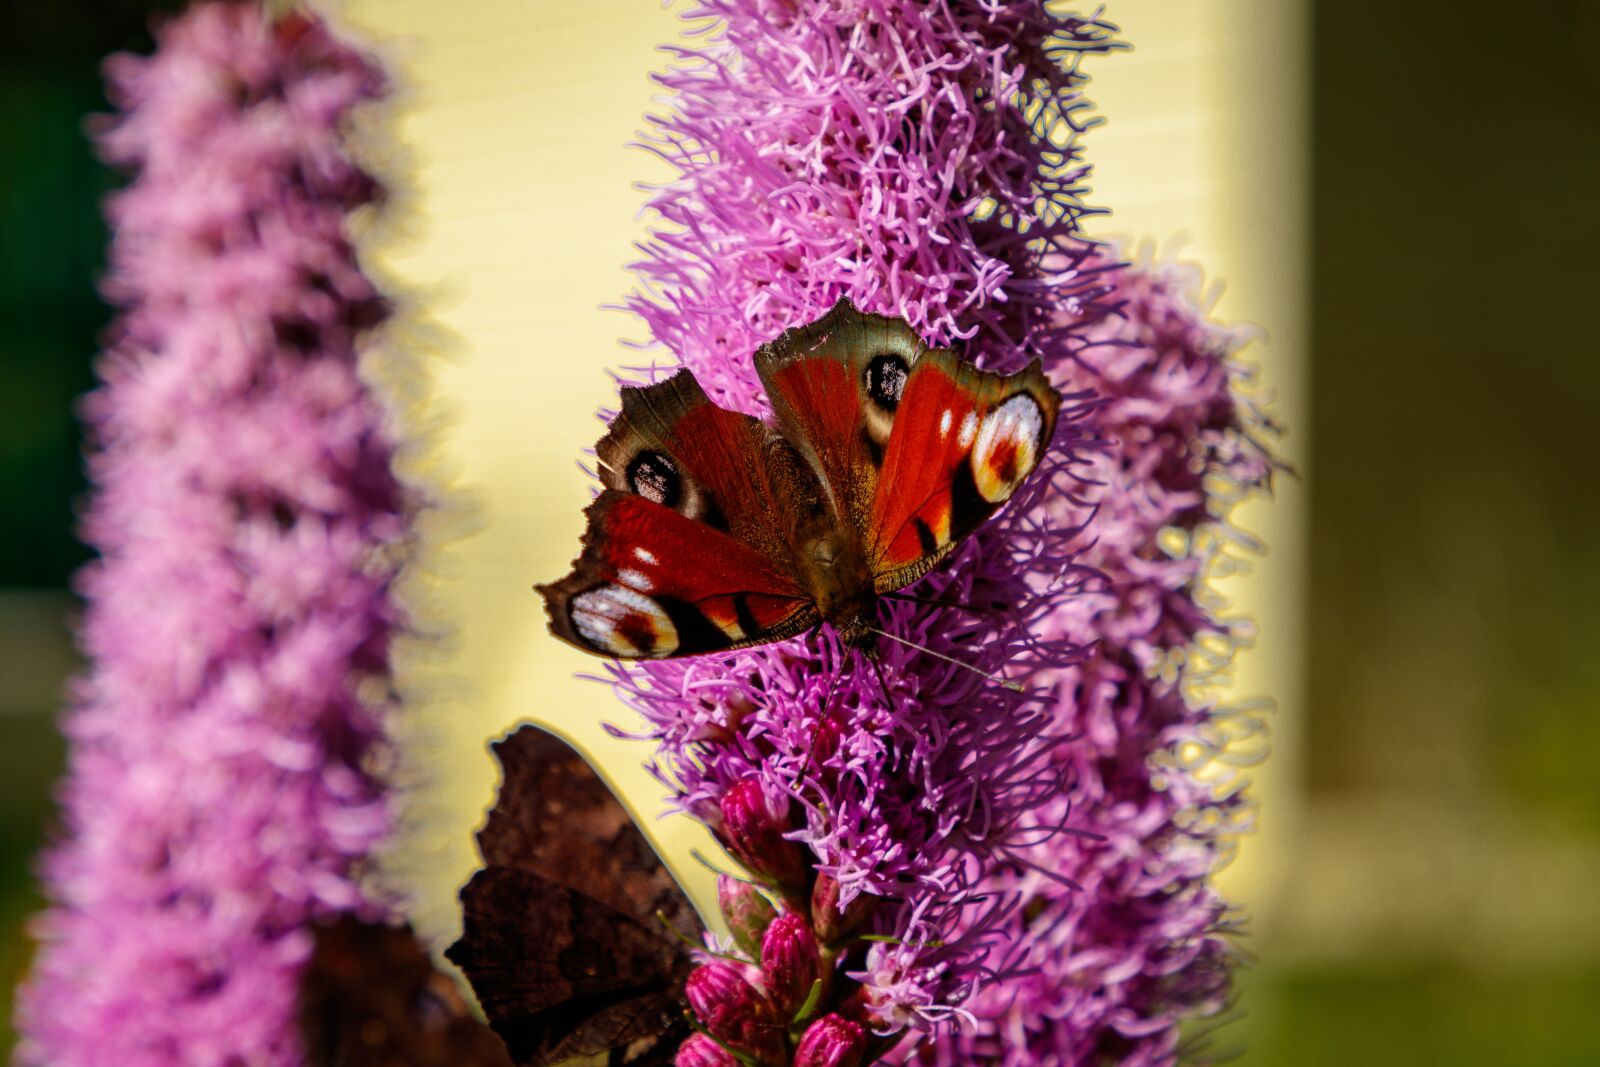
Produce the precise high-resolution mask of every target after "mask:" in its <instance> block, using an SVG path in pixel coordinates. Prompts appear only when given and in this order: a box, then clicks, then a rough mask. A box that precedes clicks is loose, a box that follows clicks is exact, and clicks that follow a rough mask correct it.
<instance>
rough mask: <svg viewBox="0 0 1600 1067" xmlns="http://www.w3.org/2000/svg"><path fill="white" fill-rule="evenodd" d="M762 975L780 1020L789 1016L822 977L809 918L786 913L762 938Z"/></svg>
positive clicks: (820, 956) (819, 959) (820, 955)
mask: <svg viewBox="0 0 1600 1067" xmlns="http://www.w3.org/2000/svg"><path fill="white" fill-rule="evenodd" d="M761 974H762V978H763V981H764V983H765V985H766V990H767V999H768V1000H770V1001H772V1006H773V1007H774V1008H776V1009H777V1012H778V1018H779V1019H784V1020H787V1019H792V1018H794V1015H795V1013H796V1012H797V1011H799V1010H800V1007H801V1006H802V1005H803V1004H805V1002H806V997H807V996H808V995H809V994H810V993H811V989H812V986H813V985H815V984H816V983H817V982H819V981H821V980H822V978H823V970H822V953H821V950H820V949H819V948H818V947H817V937H816V935H815V934H813V933H812V932H811V922H810V920H808V919H806V918H804V917H802V916H799V915H796V914H794V913H792V912H786V913H784V914H783V915H780V916H778V917H777V918H776V919H774V920H773V921H772V925H770V926H768V927H767V932H766V934H765V935H763V937H762V938H761Z"/></svg>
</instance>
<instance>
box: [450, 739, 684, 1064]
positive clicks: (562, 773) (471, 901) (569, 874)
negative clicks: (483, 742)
mask: <svg viewBox="0 0 1600 1067" xmlns="http://www.w3.org/2000/svg"><path fill="white" fill-rule="evenodd" d="M494 751H495V755H496V756H497V757H498V758H499V760H500V764H501V768H502V770H503V775H504V780H503V782H502V785H501V788H500V795H499V798H498V800H497V801H496V803H495V806H494V809H493V810H492V811H491V812H490V813H489V818H488V821H487V822H486V823H485V825H484V828H483V829H482V830H481V831H480V832H479V834H478V844H479V847H480V849H481V850H482V851H483V856H484V863H485V867H484V869H483V870H481V871H479V872H478V873H477V874H475V875H473V877H472V880H471V881H470V882H468V883H467V885H466V887H465V888H464V889H463V890H462V891H461V901H462V907H463V916H462V935H461V939H460V940H459V941H457V942H456V943H455V944H454V945H452V946H450V949H449V951H448V952H447V953H446V955H447V956H448V957H449V958H450V960H451V961H452V962H454V963H455V964H456V965H457V966H459V967H460V968H461V969H462V971H463V972H464V973H465V974H466V976H467V980H468V981H469V982H471V983H472V988H473V990H474V991H475V992H476V993H477V995H478V999H479V1001H480V1002H481V1003H482V1004H483V1009H484V1012H485V1014H486V1015H488V1017H489V1023H490V1025H491V1026H492V1027H494V1030H495V1032H496V1033H498V1034H499V1035H500V1037H501V1038H502V1039H503V1040H504V1041H505V1043H506V1047H507V1048H508V1049H510V1051H511V1056H512V1059H513V1061H515V1062H516V1063H517V1064H519V1065H524V1067H538V1065H543V1064H554V1063H559V1062H561V1061H562V1060H565V1059H568V1058H570V1057H573V1056H579V1055H592V1054H596V1053H609V1054H610V1055H611V1060H612V1062H614V1063H618V1064H639V1065H641V1067H642V1065H645V1064H654V1063H661V1064H665V1063H667V1062H670V1058H671V1056H672V1052H673V1050H675V1049H676V1047H677V1045H678V1043H679V1042H680V1041H681V1040H682V1039H683V1037H684V1036H686V1034H687V1028H686V1024H685V1023H684V1021H683V998H682V991H683V982H684V980H685V979H686V978H687V977H688V973H689V970H690V969H691V967H692V966H693V964H692V962H691V960H690V958H689V955H688V952H687V950H686V948H685V946H684V944H683V943H682V941H680V940H679V938H677V937H676V936H674V935H673V933H672V932H671V931H669V930H668V929H667V928H666V927H665V926H664V925H663V924H662V922H661V920H660V919H658V918H657V914H658V913H659V914H660V915H662V916H665V917H666V918H667V920H668V921H669V922H671V923H672V924H673V927H674V928H675V929H677V930H679V931H681V932H682V933H683V934H684V935H685V936H687V937H689V938H690V939H692V940H695V941H696V942H698V940H699V937H700V932H701V925H700V922H699V919H698V917H697V916H696V915H695V912H694V908H693V906H692V905H691V904H690V903H689V900H688V898H687V897H685V896H684V894H683V891H682V890H681V889H679V888H678V886H677V884H676V883H675V882H674V881H673V879H672V876H671V875H670V874H669V873H668V872H667V870H666V868H665V866H664V865H663V864H662V863H661V861H660V859H659V858H658V857H657V856H656V854H655V852H654V851H653V850H652V849H651V847H650V844H649V842H648V841H647V840H646V839H645V837H644V835H643V834H641V833H640V832H639V830H638V829H637V828H636V827H635V826H634V824H633V819H632V816H630V815H629V814H628V811H627V809H626V808H624V807H623V806H622V804H621V803H620V802H619V801H618V800H617V799H616V797H615V796H613V795H612V793H611V791H610V789H609V788H607V786H606V784H605V782H604V781H602V780H601V778H600V777H599V775H597V774H596V773H595V772H594V770H593V769H592V768H590V767H589V765H588V764H587V763H586V762H585V761H584V759H583V757H582V756H580V755H579V754H578V753H577V752H576V751H575V750H574V749H573V748H572V747H571V746H570V745H568V744H567V743H566V742H564V741H562V740H560V739H559V738H556V737H555V736H553V735H551V734H548V733H546V732H545V731H543V730H540V729H539V728H538V727H534V726H524V727H523V728H521V729H520V730H518V731H517V732H516V733H514V734H512V735H511V736H510V737H508V738H506V739H505V740H503V741H500V742H498V743H497V744H496V745H495V746H494Z"/></svg>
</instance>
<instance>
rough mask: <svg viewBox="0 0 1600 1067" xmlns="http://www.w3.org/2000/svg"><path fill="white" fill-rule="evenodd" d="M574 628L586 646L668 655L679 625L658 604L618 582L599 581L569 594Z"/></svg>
mask: <svg viewBox="0 0 1600 1067" xmlns="http://www.w3.org/2000/svg"><path fill="white" fill-rule="evenodd" d="M568 610H569V611H570V612H571V613H572V626H573V629H575V630H577V631H578V634H579V636H581V637H582V638H583V639H584V640H585V641H586V642H588V644H589V646H590V647H591V648H593V649H596V650H597V651H600V652H607V653H610V654H611V655H613V656H628V657H652V658H654V657H660V656H670V655H672V653H674V652H676V651H677V649H678V628H677V627H676V626H674V625H673V624H672V619H671V618H670V617H669V616H668V615H667V613H666V612H665V611H662V610H661V605H660V604H657V603H656V602H655V601H654V600H651V599H650V598H649V597H647V596H643V595H641V594H640V593H638V592H636V591H634V590H632V589H625V588H623V587H622V586H620V585H602V586H599V587H597V588H594V589H590V590H589V591H588V592H585V593H579V594H578V595H577V596H575V597H573V598H572V602H571V604H570V605H569V606H568Z"/></svg>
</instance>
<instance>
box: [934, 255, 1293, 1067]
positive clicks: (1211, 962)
mask: <svg viewBox="0 0 1600 1067" xmlns="http://www.w3.org/2000/svg"><path fill="white" fill-rule="evenodd" d="M1112 280H1113V281H1114V282H1115V285H1116V292H1117V295H1118V297H1119V298H1120V301H1121V310H1120V314H1119V315H1118V316H1116V317H1113V318H1111V319H1107V320H1105V321H1103V322H1102V323H1100V324H1098V325H1096V326H1095V327H1093V328H1092V329H1091V330H1090V331H1089V334H1088V338H1087V339H1088V341H1089V343H1088V344H1086V345H1085V346H1084V348H1082V349H1081V350H1080V351H1079V352H1078V354H1077V366H1076V368H1074V369H1073V370H1072V371H1071V380H1072V381H1074V382H1076V383H1078V384H1080V385H1082V386H1084V387H1087V388H1092V389H1094V390H1095V392H1096V393H1097V394H1099V395H1100V396H1102V397H1104V398H1105V399H1104V400H1103V401H1102V402H1101V404H1100V405H1098V406H1097V407H1096V409H1095V410H1094V412H1093V413H1092V415H1091V416H1090V418H1089V420H1088V422H1089V425H1090V427H1092V429H1093V430H1094V432H1095V434H1096V436H1097V438H1098V440H1099V441H1100V442H1102V444H1103V446H1104V447H1103V448H1102V449H1101V450H1099V451H1097V452H1095V453H1094V454H1093V457H1092V460H1091V462H1090V467H1089V470H1088V472H1087V476H1088V477H1089V479H1090V480H1091V481H1092V482H1093V483H1094V484H1093V487H1092V488H1091V489H1090V490H1089V491H1088V493H1087V496H1088V497H1089V499H1090V501H1091V502H1092V505H1093V507H1094V516H1093V518H1092V519H1091V520H1090V521H1089V522H1088V524H1087V526H1086V533H1087V534H1088V535H1089V536H1090V537H1091V538H1092V539H1093V540H1092V543H1091V544H1090V545H1089V547H1087V548H1086V549H1085V550H1084V552H1083V554H1082V555H1081V556H1080V560H1081V561H1082V562H1083V563H1085V564H1087V565H1089V566H1092V567H1094V568H1095V570H1096V572H1097V574H1096V578H1095V579H1094V580H1092V581H1091V582H1089V583H1087V585H1086V587H1085V589H1084V591H1083V594H1082V595H1080V596H1079V597H1077V598H1074V599H1073V600H1071V601H1066V602H1063V603H1062V604H1061V606H1060V609H1059V610H1058V611H1056V612H1055V613H1053V614H1052V615H1051V616H1050V617H1049V618H1048V619H1046V620H1044V621H1043V622H1042V623H1041V624H1040V630H1041V632H1042V633H1044V634H1048V635H1051V636H1059V637H1064V638H1066V639H1068V640H1072V641H1076V642H1079V643H1082V644H1089V643H1090V642H1093V648H1092V649H1091V651H1090V652H1089V654H1088V655H1086V656H1085V657H1084V658H1083V659H1082V660H1080V661H1079V662H1078V663H1075V664H1072V665H1069V666H1067V667H1065V668H1064V669H1061V670H1057V671H1051V672H1048V674H1047V675H1046V676H1041V677H1040V678H1039V679H1037V680H1038V681H1040V682H1043V681H1045V679H1046V677H1048V679H1049V684H1051V685H1053V686H1054V688H1055V694H1056V699H1055V704H1054V709H1053V715H1054V720H1053V728H1054V729H1055V730H1056V731H1057V732H1058V733H1061V734H1065V735H1067V736H1068V737H1069V738H1070V740H1069V741H1066V742H1063V743H1062V744H1060V745H1058V746H1057V747H1056V749H1055V750H1054V752H1053V759H1054V761H1055V763H1056V765H1057V766H1060V767H1062V768H1064V769H1065V770H1067V771H1068V772H1070V773H1069V774H1068V780H1069V781H1070V782H1071V786H1070V788H1069V789H1068V790H1067V791H1066V792H1065V793H1064V794H1063V795H1062V796H1060V797H1058V798H1056V799H1055V800H1053V801H1052V803H1051V805H1050V809H1048V810H1047V811H1046V812H1045V813H1043V814H1044V816H1045V817H1046V818H1047V819H1048V818H1051V817H1057V816H1059V814H1060V813H1064V812H1067V811H1070V812H1071V820H1072V824H1073V825H1074V826H1078V827H1083V828H1085V829H1089V830H1092V831H1094V833H1095V834H1097V835H1098V839H1097V840H1089V839H1072V838H1057V839H1054V840H1052V841H1048V842H1043V843H1041V845H1040V846H1039V847H1038V849H1037V850H1035V852H1034V853H1033V854H1032V855H1031V856H1030V859H1031V860H1032V861H1033V863H1034V864H1036V865H1037V866H1038V867H1039V868H1044V869H1049V870H1053V871H1055V872H1057V873H1059V874H1061V875H1065V876H1067V877H1069V878H1071V879H1072V880H1073V881H1074V882H1075V883H1076V886H1077V887H1076V888H1074V887H1071V886H1066V885H1063V884H1061V883H1059V882H1056V881H1052V880H1050V879H1047V878H1042V877H1040V876H1039V875H1038V874H1037V873H1036V872H1034V871H1029V870H1027V869H1025V868H1020V867H1019V868H1006V867H1001V868H999V869H997V870H996V871H995V872H994V873H993V874H992V875H991V877H990V879H989V883H988V884H989V885H990V887H991V888H992V889H993V890H994V891H995V892H997V893H1001V894H1006V893H1014V894H1018V895H1020V896H1022V897H1023V899H1024V900H1025V904H1024V906H1023V908H1022V910H1021V911H1020V912H1012V913H1009V914H1008V915H1007V916H1006V932H1005V936H1004V938H1003V941H1004V943H1005V944H1006V945H1007V949H1008V951H1009V952H1010V953H1011V954H1012V960H1013V962H1014V967H1013V970H1014V972H1015V973H1016V975H1017V976H1016V977H1014V978H1012V979H1011V980H1009V981H1007V982H1006V983H1004V985H995V986H992V987H989V988H987V989H985V990H983V991H981V992H980V993H979V995H978V996H977V997H975V998H974V999H973V1000H972V1001H971V1002H969V1003H968V1004H967V1005H966V1007H967V1010H968V1012H970V1014H971V1017H972V1019H973V1020H974V1025H969V1026H967V1027H963V1028H961V1029H959V1030H947V1031H944V1032H942V1033H941V1034H940V1035H939V1036H938V1039H937V1041H936V1042H935V1043H933V1044H930V1045H926V1046H924V1047H923V1048H922V1049H920V1050H919V1054H918V1056H917V1061H918V1062H925V1063H940V1064H964V1063H972V1062H984V1063H996V1064H1003V1065H1006V1067H1024V1065H1028V1067H1031V1065H1034V1064H1052V1065H1064V1067H1065V1065H1073V1067H1075V1065H1080V1064H1081V1065H1090V1064H1099V1063H1112V1062H1114V1063H1122V1064H1134V1065H1140V1067H1146V1065H1159V1064H1170V1063H1172V1062H1174V1060H1175V1059H1176V1058H1177V1055H1178V1051H1179V1050H1178V1024H1179V1022H1180V1021H1181V1020H1183V1019H1185V1018H1192V1017H1196V1016H1205V1015H1210V1014H1214V1013H1215V1012H1216V1011H1218V1010H1219V1009H1220V1008H1221V1007H1222V1006H1223V1005H1224V1004H1225V1003H1226V1001H1227V997H1228V991H1229V974H1230V971H1231V966H1232V962H1233V953H1232V950H1231V948H1230V946H1229V944H1228V941H1227V939H1226V936H1225V935H1226V933H1227V926H1228V908H1227V905H1226V903H1225V902H1224V901H1223V900H1222V898H1221V897H1220V896H1219V895H1218V894H1217V892H1216V891H1215V889H1214V888H1213V887H1212V886H1211V885H1210V878H1211V876H1212V875H1213V874H1214V873H1215V872H1216V870H1217V869H1218V868H1219V867H1220V866H1221V865H1222V863H1223V862H1225V861H1226V860H1227V858H1229V856H1230V855H1231V844H1232V840H1233V838H1234V836H1235V835H1236V834H1237V833H1238V832H1239V831H1240V830H1241V829H1243V828H1245V827H1246V826H1247V825H1248V821H1249V818H1250V809H1249V806H1248V804H1247V803H1246V802H1245V801H1244V800H1243V798H1242V797H1241V796H1240V795H1239V793H1238V792H1237V785H1238V783H1237V782H1234V781H1229V780H1227V779H1226V778H1225V777H1222V776H1219V775H1218V774H1216V773H1214V772H1216V771H1217V770H1218V768H1217V767H1216V766H1213V767H1211V768H1210V770H1211V771H1212V772H1213V773H1212V774H1210V775H1208V776H1207V777H1206V780H1202V779H1201V777H1200V776H1199V775H1197V773H1196V772H1197V771H1198V770H1200V769H1201V768H1202V767H1203V766H1205V765H1206V764H1207V763H1208V762H1209V761H1211V760H1212V757H1216V756H1222V757H1223V758H1224V761H1225V760H1226V753H1225V751H1224V749H1225V747H1226V743H1227V741H1228V739H1229V737H1230V736H1234V735H1237V734H1238V733H1240V732H1242V731H1243V730H1245V729H1247V728H1250V727H1251V723H1250V716H1249V713H1248V711H1247V710H1245V709H1222V708H1216V707H1213V706H1211V705H1210V704H1208V703H1206V702H1204V701H1202V700H1198V699H1196V697H1195V691H1196V689H1197V688H1199V687H1198V686H1197V685H1196V683H1203V682H1204V681H1205V678H1206V676H1207V675H1208V674H1209V673H1211V672H1214V671H1215V670H1216V669H1218V668H1219V667H1220V666H1221V665H1222V664H1221V663H1219V662H1217V661H1216V659H1215V658H1212V659H1207V658H1205V656H1204V655H1202V654H1201V651H1200V646H1201V644H1202V643H1206V642H1209V643H1211V644H1213V645H1219V646H1220V649H1221V655H1222V656H1223V657H1225V656H1226V654H1227V649H1228V648H1229V646H1230V645H1231V643H1232V641H1233V640H1234V639H1235V638H1236V636H1237V635H1236V633H1235V628H1234V626H1233V624H1231V623H1230V622H1229V621H1228V620H1225V619H1224V618H1222V617H1221V616H1220V614H1219V611H1220V606H1219V604H1218V603H1217V602H1216V600H1215V597H1214V596H1213V595H1211V594H1210V593H1209V592H1208V590H1207V587H1206V580H1207V577H1208V576H1209V575H1210V574H1212V573H1213V572H1214V571H1216V570H1218V569H1219V568H1220V567H1223V566H1225V565H1226V561H1227V558H1228V554H1227V548H1228V546H1229V545H1230V544H1231V543H1233V542H1235V541H1239V540H1243V541H1245V542H1246V543H1248V539H1247V538H1244V536H1243V535H1242V534H1240V533H1239V532H1238V531H1235V530H1233V529H1232V528H1231V527H1230V526H1229V525H1228V522H1227V517H1228V512H1229V511H1230V510H1231V508H1232V505H1233V504H1234V502H1235V501H1237V500H1238V499H1239V498H1241V497H1242V496H1243V495H1245V494H1247V493H1250V492H1252V491H1255V490H1257V489H1259V488H1262V487H1265V486H1266V485H1268V484H1269V483H1270V477H1271V474H1272V472H1273V470H1274V469H1275V466H1276V464H1275V462H1274V461H1273V460H1272V459H1271V457H1270V454H1269V453H1268V452H1267V450H1266V448H1265V447H1264V445H1263V443H1262V441H1261V436H1262V435H1263V433H1265V432H1266V431H1269V430H1270V426H1269V424H1267V423H1266V422H1265V420H1264V419H1263V418H1262V417H1261V416H1260V415H1259V414H1257V413H1256V412H1255V410H1254V409H1253V408H1252V407H1251V406H1250V405H1249V404H1248V403H1246V402H1245V401H1243V400H1241V398H1240V397H1239V395H1238V394H1237V392H1236V387H1237V385H1238V384H1239V383H1240V380H1241V378H1242V377H1244V373H1245V372H1244V369H1243V367H1242V365H1241V364H1240V363H1239V362H1238V361H1237V359H1236V353H1237V351H1238V349H1239V348H1240V347H1241V346H1242V345H1243V344H1244V343H1245V342H1246V341H1247V340H1248V339H1249V337H1250V333H1249V331H1245V330H1238V329H1229V328H1226V327H1223V326H1219V325H1216V324H1214V323H1211V322H1209V321H1208V320H1207V318H1206V314H1205V309H1204V307H1203V305H1202V304H1200V303H1199V277H1198V272H1197V271H1195V270H1193V269H1191V268H1181V267H1177V266H1171V265H1145V266H1140V267H1126V268H1122V269H1119V270H1118V271H1116V273H1115V274H1114V275H1113V279H1112ZM1055 511H1056V513H1057V514H1058V515H1059V516H1060V520H1061V521H1063V522H1073V521H1078V515H1077V511H1076V508H1075V506H1074V505H1072V504H1071V503H1069V502H1065V501H1063V502H1061V503H1060V504H1059V505H1058V506H1057V507H1056V508H1055ZM1211 655H1212V656H1213V657H1215V656H1216V655H1217V652H1216V651H1213V652H1212V653H1211Z"/></svg>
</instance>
